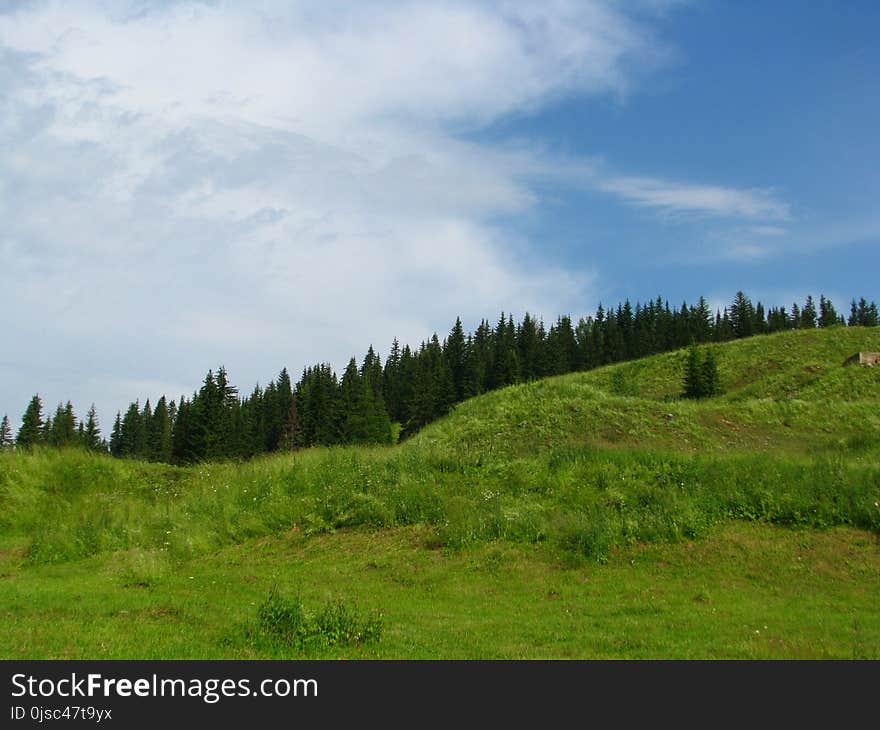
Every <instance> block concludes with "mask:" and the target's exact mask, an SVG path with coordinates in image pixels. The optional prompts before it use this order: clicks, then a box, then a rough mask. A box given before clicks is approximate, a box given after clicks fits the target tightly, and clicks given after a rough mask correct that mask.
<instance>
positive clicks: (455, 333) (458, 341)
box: [443, 317, 467, 401]
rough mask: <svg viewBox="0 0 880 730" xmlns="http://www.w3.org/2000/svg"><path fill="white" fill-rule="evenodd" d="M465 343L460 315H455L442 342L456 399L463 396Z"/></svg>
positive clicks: (462, 398)
mask: <svg viewBox="0 0 880 730" xmlns="http://www.w3.org/2000/svg"><path fill="white" fill-rule="evenodd" d="M465 344H466V343H465V338H464V328H463V327H462V326H461V317H456V318H455V324H454V325H453V327H452V330H451V331H450V333H449V336H448V337H447V338H446V340H445V342H444V343H443V357H444V359H445V360H446V364H447V366H448V367H449V371H450V373H451V374H452V385H453V388H454V390H455V400H456V401H460V400H464V398H465V395H464V393H465V370H466V362H465V361H466V358H467V352H466V350H465Z"/></svg>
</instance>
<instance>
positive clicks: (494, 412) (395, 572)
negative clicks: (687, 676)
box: [0, 328, 880, 659]
mask: <svg viewBox="0 0 880 730" xmlns="http://www.w3.org/2000/svg"><path fill="white" fill-rule="evenodd" d="M714 347H715V348H716V355H717V360H718V366H719V374H720V377H721V384H722V390H723V395H721V396H719V397H716V398H712V399H707V400H704V401H686V400H683V399H681V398H680V397H679V394H680V392H681V384H682V377H683V373H684V360H685V353H684V352H683V351H679V352H674V353H669V354H665V355H659V356H656V357H652V358H647V359H644V360H639V361H634V362H630V363H624V364H620V365H614V366H608V367H605V368H601V369H598V370H594V371H591V372H586V373H575V374H570V375H565V376H561V377H557V378H551V379H547V380H542V381H537V382H533V383H528V384H523V385H519V386H513V387H510V388H506V389H503V390H500V391H496V392H492V393H489V394H486V395H484V396H481V397H479V398H475V399H472V400H470V401H467V402H465V403H462V404H460V405H458V406H457V407H456V408H455V409H454V411H453V412H452V413H451V414H450V415H449V416H447V417H446V418H444V419H442V420H441V421H438V422H437V423H434V424H432V425H430V426H428V427H427V428H425V429H424V430H423V431H422V432H420V433H419V434H417V435H416V436H415V437H414V438H412V439H410V440H408V441H406V442H404V443H402V444H399V445H396V446H393V447H377V448H343V447H336V448H330V449H309V450H306V451H302V452H298V453H294V454H287V455H282V456H273V457H266V458H261V459H257V460H254V461H252V462H247V463H211V464H202V465H197V466H193V467H187V468H179V467H172V466H167V465H162V464H151V463H141V462H134V461H124V460H113V459H110V458H109V457H103V456H97V455H92V454H88V453H85V452H79V451H64V452H59V451H48V450H47V451H37V452H33V453H20V452H15V451H12V452H4V453H0V618H2V621H0V657H2V658H7V659H12V658H15V659H25V658H84V659H94V658H102V659H103V658H143V659H146V658H295V657H323V658H326V657H329V658H374V657H375V658H400V659H410V658H694V659H696V658H844V659H851V658H880V608H878V607H880V550H878V540H877V537H878V531H880V506H878V502H880V368H873V369H871V368H861V367H843V366H842V363H843V361H844V359H845V358H846V357H848V356H849V355H851V354H852V353H853V352H856V351H858V350H880V332H878V331H877V329H876V328H874V329H870V330H866V329H863V328H833V329H831V330H815V331H793V332H785V333H780V334H776V335H772V336H762V337H755V338H751V339H747V340H739V341H735V342H731V343H725V344H723V345H717V346H714Z"/></svg>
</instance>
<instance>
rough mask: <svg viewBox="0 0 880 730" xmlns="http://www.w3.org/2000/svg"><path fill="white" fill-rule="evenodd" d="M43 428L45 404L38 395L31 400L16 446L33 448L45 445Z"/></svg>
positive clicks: (23, 418) (22, 421) (23, 417)
mask: <svg viewBox="0 0 880 730" xmlns="http://www.w3.org/2000/svg"><path fill="white" fill-rule="evenodd" d="M43 426H44V424H43V403H42V401H41V400H40V396H39V394H37V395H35V396H34V397H33V398H31V402H30V403H29V404H28V407H27V410H25V412H24V416H22V420H21V428H20V429H19V430H18V435H17V437H16V444H17V445H18V446H19V447H22V448H31V447H33V446H37V445H38V444H41V443H43Z"/></svg>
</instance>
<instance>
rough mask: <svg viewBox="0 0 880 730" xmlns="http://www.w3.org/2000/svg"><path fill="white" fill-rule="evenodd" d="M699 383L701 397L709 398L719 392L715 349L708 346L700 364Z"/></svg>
mask: <svg viewBox="0 0 880 730" xmlns="http://www.w3.org/2000/svg"><path fill="white" fill-rule="evenodd" d="M701 371H702V372H701V376H702V377H701V383H702V387H703V392H702V394H701V397H704V398H711V397H712V396H715V395H718V393H720V392H721V386H720V383H719V379H718V363H717V362H716V361H715V351H714V350H713V349H712V348H711V347H709V348H707V349H706V354H705V356H704V358H703V363H702V366H701Z"/></svg>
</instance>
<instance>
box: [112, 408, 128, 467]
mask: <svg viewBox="0 0 880 730" xmlns="http://www.w3.org/2000/svg"><path fill="white" fill-rule="evenodd" d="M110 454H111V456H115V457H117V458H121V457H122V456H124V455H125V454H123V453H122V414H121V413H120V412H119V411H116V421H115V422H114V423H113V430H112V431H111V432H110Z"/></svg>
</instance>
